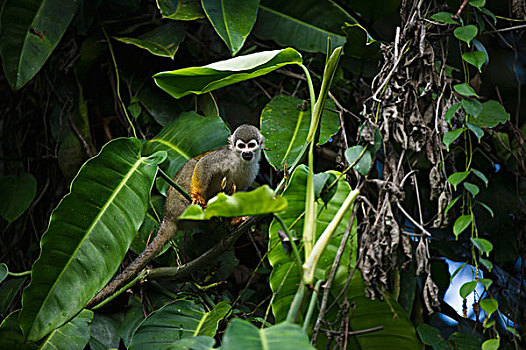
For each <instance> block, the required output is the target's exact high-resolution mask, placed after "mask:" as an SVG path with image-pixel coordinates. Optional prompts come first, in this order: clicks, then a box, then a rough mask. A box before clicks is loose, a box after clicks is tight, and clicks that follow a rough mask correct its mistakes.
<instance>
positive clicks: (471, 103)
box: [461, 97, 482, 117]
mask: <svg viewBox="0 0 526 350" xmlns="http://www.w3.org/2000/svg"><path fill="white" fill-rule="evenodd" d="M461 103H462V107H463V108H464V110H465V111H466V113H467V114H469V115H471V116H473V117H476V116H478V115H479V114H480V112H482V103H480V102H479V101H477V100H475V99H474V98H469V97H465V98H463V99H462V102H461Z"/></svg>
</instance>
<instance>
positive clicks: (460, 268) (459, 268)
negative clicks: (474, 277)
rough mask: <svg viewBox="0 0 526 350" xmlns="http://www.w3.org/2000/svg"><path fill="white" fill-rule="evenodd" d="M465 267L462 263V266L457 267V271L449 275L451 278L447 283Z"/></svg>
mask: <svg viewBox="0 0 526 350" xmlns="http://www.w3.org/2000/svg"><path fill="white" fill-rule="evenodd" d="M466 265H467V263H463V264H462V265H460V266H459V267H457V269H456V270H455V271H454V272H453V274H452V275H451V278H450V279H449V282H451V281H453V278H455V276H456V275H458V274H459V272H460V271H462V270H463V269H464V268H465V267H466Z"/></svg>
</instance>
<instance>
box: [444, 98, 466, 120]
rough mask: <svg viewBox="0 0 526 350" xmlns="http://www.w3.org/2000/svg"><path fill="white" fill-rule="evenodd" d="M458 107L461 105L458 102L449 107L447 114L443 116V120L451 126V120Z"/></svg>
mask: <svg viewBox="0 0 526 350" xmlns="http://www.w3.org/2000/svg"><path fill="white" fill-rule="evenodd" d="M460 107H462V104H461V103H460V102H459V103H455V104H454V105H452V106H451V107H449V109H448V110H447V112H446V113H445V114H444V120H445V121H446V122H448V123H450V124H451V120H452V119H453V117H454V116H455V113H457V111H458V110H459V109H460Z"/></svg>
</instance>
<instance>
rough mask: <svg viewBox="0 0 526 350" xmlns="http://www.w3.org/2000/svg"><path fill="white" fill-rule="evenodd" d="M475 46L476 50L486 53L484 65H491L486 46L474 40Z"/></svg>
mask: <svg viewBox="0 0 526 350" xmlns="http://www.w3.org/2000/svg"><path fill="white" fill-rule="evenodd" d="M473 45H475V48H476V49H477V50H478V51H480V52H482V53H484V56H485V57H484V63H485V64H488V63H489V54H488V50H486V47H485V46H484V44H482V43H481V42H480V41H478V40H477V39H473Z"/></svg>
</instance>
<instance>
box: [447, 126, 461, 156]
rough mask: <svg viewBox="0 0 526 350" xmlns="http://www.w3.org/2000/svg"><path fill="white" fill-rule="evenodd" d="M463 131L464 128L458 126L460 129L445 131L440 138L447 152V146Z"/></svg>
mask: <svg viewBox="0 0 526 350" xmlns="http://www.w3.org/2000/svg"><path fill="white" fill-rule="evenodd" d="M463 132H464V129H463V128H460V129H455V130H451V131H448V132H447V133H445V134H444V137H443V138H442V142H444V144H445V145H446V149H447V151H448V152H449V146H450V145H451V144H452V143H453V142H455V140H456V139H458V138H459V137H460V135H462V133H463Z"/></svg>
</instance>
